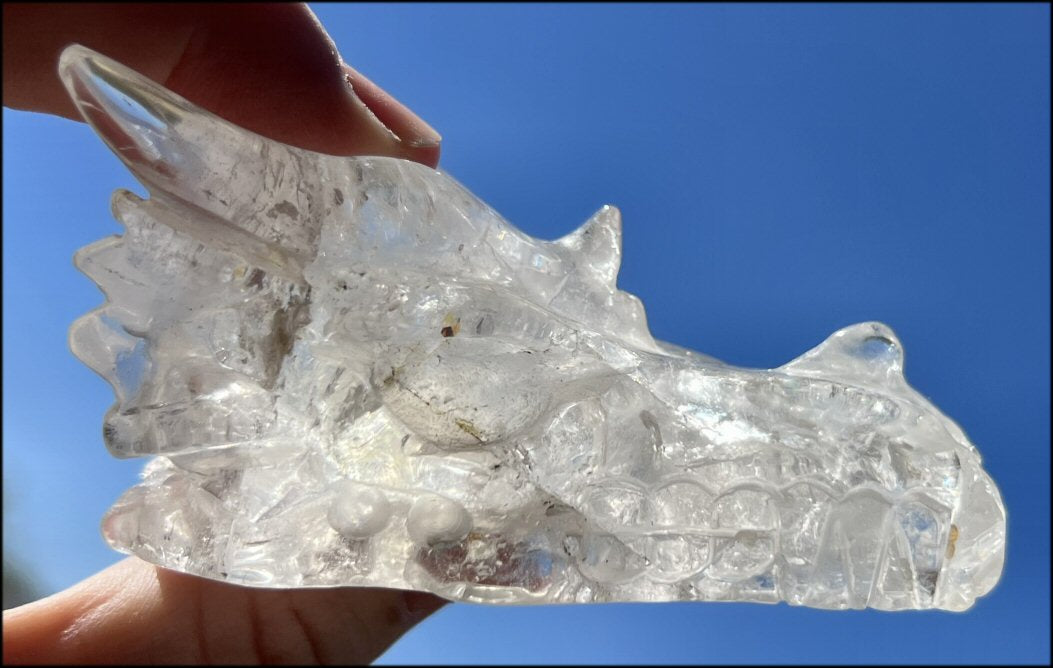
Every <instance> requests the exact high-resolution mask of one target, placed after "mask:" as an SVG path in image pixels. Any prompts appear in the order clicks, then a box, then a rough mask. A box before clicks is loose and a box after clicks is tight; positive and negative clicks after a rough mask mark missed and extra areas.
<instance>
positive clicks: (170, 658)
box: [3, 557, 445, 664]
mask: <svg viewBox="0 0 1053 668" xmlns="http://www.w3.org/2000/svg"><path fill="white" fill-rule="evenodd" d="M444 603H445V601H444V600H443V599H441V598H438V597H437V596H432V595H431V594H425V593H421V592H405V591H399V590H393V589H370V588H338V589H254V588H249V587H238V586H235V585H230V584H226V583H222V582H216V581H213V580H206V579H204V578H199V577H195V576H192V575H186V574H183V573H176V572H174V571H169V570H165V569H162V568H158V567H156V566H153V565H151V564H148V563H146V562H145V561H142V560H140V559H138V558H136V557H130V558H128V559H125V560H123V561H121V562H119V563H117V564H115V565H113V566H111V567H110V568H107V569H106V570H104V571H102V572H100V573H98V574H96V575H94V576H92V577H90V578H88V579H87V580H85V581H83V582H81V583H80V584H77V585H75V586H73V587H71V588H70V589H67V590H66V591H63V592H60V593H58V594H55V595H53V596H50V597H48V598H45V599H42V600H40V601H36V602H35V603H30V604H28V605H24V606H21V607H19V608H14V609H12V610H5V611H4V641H3V642H4V663H5V664H6V663H38V664H39V663H49V664H71V663H104V664H111V663H112V664H155V663H175V664H209V663H284V664H304V663H311V664H323V663H351V664H364V663H369V662H371V661H373V660H374V659H376V658H377V657H378V656H380V655H381V654H382V653H383V652H384V651H385V650H386V649H387V648H388V647H389V646H390V645H391V644H392V643H394V642H395V640H397V639H398V638H399V637H400V636H401V635H402V634H404V633H405V632H406V631H408V630H409V629H411V628H413V626H414V625H416V624H417V623H418V622H419V621H421V620H422V619H424V618H425V617H427V616H428V615H429V614H431V613H432V612H434V611H435V610H437V609H438V608H440V607H441V606H442V605H443V604H444Z"/></svg>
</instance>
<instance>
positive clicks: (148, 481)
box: [60, 46, 1005, 610]
mask: <svg viewBox="0 0 1053 668" xmlns="http://www.w3.org/2000/svg"><path fill="white" fill-rule="evenodd" d="M60 72H61V76H62V79H63V81H64V82H65V84H66V86H67V88H68V89H69V92H70V94H71V95H72V97H73V99H74V101H75V102H76V104H77V107H78V108H79V109H80V111H81V113H82V114H83V115H84V117H85V118H86V119H87V121H88V122H89V123H90V124H91V125H92V126H93V127H94V129H95V131H96V132H97V133H98V134H99V135H100V136H101V137H102V139H103V140H104V141H105V142H106V143H107V144H108V145H109V146H110V147H111V148H112V149H113V150H114V152H115V153H116V154H117V155H118V157H120V159H121V160H123V161H124V162H125V163H126V164H127V166H128V167H129V168H130V169H131V171H132V172H133V173H134V174H135V176H136V177H137V178H138V179H139V180H140V181H142V183H143V184H144V185H145V186H146V187H147V188H148V189H149V192H150V197H149V199H145V200H144V199H140V198H139V197H137V196H136V195H134V194H132V193H130V192H128V191H124V190H119V191H117V192H116V193H115V195H114V198H113V210H114V213H115V215H116V217H117V218H118V219H119V220H120V221H121V222H122V223H123V224H124V227H125V230H126V231H125V234H124V235H123V236H118V237H112V238H109V239H105V240H102V241H99V242H97V243H95V244H92V245H91V246H88V247H86V248H84V249H82V250H81V251H80V252H79V253H78V254H77V257H76V264H77V266H78V267H79V268H80V269H81V270H82V271H84V273H86V274H87V275H88V276H90V277H91V278H92V279H93V280H94V281H95V282H96V283H97V284H98V285H99V286H100V287H101V288H102V290H103V291H104V292H105V294H106V296H107V298H108V299H107V301H106V303H105V305H103V306H102V307H100V308H98V309H96V310H95V311H93V312H92V313H90V314H88V315H86V316H85V317H83V318H81V319H80V320H78V321H77V323H76V324H75V325H74V327H73V329H72V331H71V333H70V342H71V346H72V349H73V351H74V352H75V353H76V354H77V356H78V357H80V358H81V359H82V360H83V361H84V362H85V363H87V364H88V365H89V366H90V367H92V368H93V369H95V370H96V371H98V372H99V373H100V374H102V375H103V376H104V377H105V378H106V379H107V380H108V381H109V382H110V383H111V384H112V386H113V388H114V391H115V394H116V399H117V401H116V404H115V405H114V406H113V408H112V409H111V410H110V412H109V413H108V414H107V416H106V418H105V426H104V435H105V440H106V443H107V445H108V447H109V448H110V449H111V451H112V452H113V454H115V455H117V456H119V457H137V456H152V457H153V459H152V460H151V461H150V462H149V464H148V465H147V466H146V468H145V470H144V472H143V476H142V482H141V483H139V484H138V485H136V486H135V487H133V488H132V489H131V490H129V491H128V492H127V493H126V494H125V495H124V496H122V497H121V499H120V500H119V501H118V502H117V503H116V505H115V506H114V507H113V508H112V509H111V510H110V511H109V513H108V514H107V516H106V518H105V520H104V522H103V531H104V534H105V536H106V538H107V540H108V541H109V542H110V544H112V545H113V546H114V547H115V548H117V549H119V550H122V551H125V552H130V553H133V554H136V555H138V556H140V557H142V558H143V559H146V560H148V561H151V562H153V563H156V564H159V565H161V566H164V567H166V568H171V569H176V570H179V571H185V572H188V573H194V574H197V575H201V576H204V577H209V578H215V579H221V580H227V581H230V582H235V583H242V584H250V585H257V586H269V587H318V586H337V585H362V586H382V587H397V588H411V589H420V590H427V591H431V592H435V593H436V594H439V595H441V596H444V597H447V598H450V599H456V600H465V601H476V602H490V603H566V602H590V601H673V600H725V601H729V600H733V601H762V602H775V601H780V600H783V601H787V602H789V603H791V604H797V605H808V606H814V607H820V608H862V607H867V606H869V607H874V608H880V609H885V610H895V609H905V608H943V609H949V610H964V609H966V608H968V607H969V606H971V605H972V604H973V602H974V601H975V599H976V598H977V597H978V596H981V595H983V594H984V593H986V592H987V591H989V590H990V589H991V588H992V587H993V586H994V585H995V583H996V582H997V580H998V578H999V575H1000V573H1001V570H1002V562H1003V556H1004V546H1005V510H1004V507H1003V505H1002V502H1001V498H1000V496H999V493H998V490H997V488H996V487H995V485H994V484H993V482H992V481H991V479H990V477H989V476H988V475H987V474H986V473H985V472H984V471H983V470H982V469H981V466H980V455H979V453H978V452H977V451H976V449H975V448H974V447H973V445H972V444H970V442H969V441H968V440H967V439H966V437H965V435H964V434H963V433H962V431H961V430H960V429H959V428H958V426H956V425H955V424H954V423H953V422H952V421H951V420H950V419H948V418H947V417H945V416H944V415H943V414H941V413H940V412H939V411H938V410H937V409H936V408H935V407H934V406H933V405H932V404H931V403H929V402H928V401H927V400H926V399H925V398H924V397H922V396H921V395H920V394H919V393H917V392H916V391H914V390H913V389H911V388H910V387H909V386H908V385H907V383H906V382H905V380H904V377H903V372H902V371H903V351H902V347H901V346H900V343H899V341H898V340H897V339H896V337H895V335H893V333H892V332H891V331H890V330H889V328H888V327H886V326H884V325H881V324H878V323H864V324H859V325H854V326H852V327H848V328H845V329H842V330H841V331H838V332H836V333H835V334H834V335H833V336H831V337H830V338H829V339H828V340H827V341H826V342H824V343H822V344H821V345H819V346H818V347H816V348H814V349H813V350H811V351H809V352H807V353H805V354H804V355H802V356H801V357H799V358H797V359H795V360H793V361H792V362H790V363H788V364H786V365H784V366H782V367H779V368H777V369H772V370H753V369H742V368H736V367H733V366H729V365H726V364H723V363H721V362H718V361H716V360H714V359H712V358H710V357H707V356H705V355H700V354H697V353H694V352H690V351H688V350H685V349H683V348H679V347H677V346H673V345H669V344H665V343H662V342H659V341H656V340H654V339H653V338H652V337H651V334H650V333H649V332H648V329H647V326H646V322H645V319H644V311H643V307H642V306H641V304H640V302H639V301H638V300H637V299H636V298H635V297H633V296H632V295H629V294H627V293H625V292H621V291H619V290H618V289H617V287H616V285H615V281H616V276H617V272H618V266H619V262H620V253H621V231H620V221H619V217H618V212H617V210H616V209H614V208H613V207H609V206H608V207H604V208H602V209H601V210H600V211H599V212H597V213H596V214H595V215H594V216H593V217H592V219H590V220H589V221H588V222H586V223H585V224H584V225H583V226H582V227H581V228H580V229H578V230H577V231H575V232H573V233H571V234H569V235H568V236H566V237H564V238H562V239H560V240H558V241H552V242H549V241H540V240H537V239H533V238H531V237H529V236H527V235H525V234H524V233H522V232H520V231H519V230H517V229H516V228H515V227H513V226H512V225H511V224H510V223H508V222H507V221H505V220H504V219H503V218H501V216H499V215H498V214H497V213H495V212H494V211H493V210H491V209H490V208H488V207H487V206H486V205H485V204H484V203H483V202H481V201H480V200H478V199H477V198H476V197H475V196H473V195H472V194H471V193H470V192H468V191H467V190H466V189H465V188H463V187H462V186H461V185H459V184H458V183H457V182H456V181H454V180H453V179H451V178H450V177H449V176H448V175H446V174H445V173H443V172H441V171H437V170H434V169H430V168H428V167H424V166H422V165H419V164H415V163H410V162H406V161H401V160H396V159H392V158H380V157H357V158H346V157H334V156H328V155H320V154H317V153H311V152H307V151H303V150H299V149H295V148H292V147H289V146H285V145H281V144H278V143H275V142H272V141H269V140H267V139H264V138H262V137H259V136H257V135H255V134H253V133H251V132H248V131H246V130H243V129H240V128H238V127H235V126H232V125H230V124H229V123H227V122H225V121H223V120H221V119H219V118H217V117H216V116H214V115H212V114H210V113H208V112H206V111H204V110H201V109H199V108H196V107H195V106H194V105H192V104H190V103H189V102H187V101H186V100H184V99H182V98H180V97H178V96H177V95H175V94H173V93H172V92H170V91H168V90H166V89H164V88H163V87H161V86H159V85H157V84H155V83H153V82H151V81H148V80H147V79H145V78H143V77H142V76H140V75H138V74H136V73H134V72H132V71H130V70H128V69H127V68H125V67H123V66H121V65H119V64H117V63H114V62H112V61H110V60H108V59H106V58H104V57H102V56H100V55H99V54H96V53H94V52H92V51H89V50H87V49H85V48H82V47H78V46H73V47H70V48H68V49H67V50H66V51H65V52H64V53H63V55H62V59H61V65H60Z"/></svg>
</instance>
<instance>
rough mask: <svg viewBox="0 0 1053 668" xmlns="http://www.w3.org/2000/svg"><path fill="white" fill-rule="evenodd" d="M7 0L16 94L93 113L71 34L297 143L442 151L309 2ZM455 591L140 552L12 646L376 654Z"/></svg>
mask: <svg viewBox="0 0 1053 668" xmlns="http://www.w3.org/2000/svg"><path fill="white" fill-rule="evenodd" d="M3 11H4V14H3V18H4V38H3V54H4V62H3V67H4V70H3V73H4V92H3V95H4V105H5V106H10V107H14V108H18V109H26V110H31V111H41V112H45V113H52V114H58V115H61V116H65V117H67V118H73V119H75V120H80V116H79V114H78V113H77V111H76V109H75V108H74V106H73V104H72V102H71V101H70V100H69V98H68V97H67V95H66V92H65V90H64V88H63V87H62V84H61V82H60V81H59V78H58V75H57V63H58V57H59V54H60V53H61V51H62V49H63V47H65V46H66V45H68V44H70V43H74V42H77V43H80V44H83V45H84V46H87V47H89V48H91V49H95V50H97V51H99V52H101V53H104V54H106V55H108V56H110V57H113V58H114V59H116V60H119V61H121V62H123V63H125V64H127V65H129V66H130V67H132V68H133V69H136V70H138V71H140V72H142V73H143V74H145V75H147V76H149V77H150V78H153V79H155V80H157V81H159V82H160V83H162V84H164V85H165V86H166V87H168V88H170V89H172V90H174V91H175V92H177V93H179V94H180V95H182V96H183V97H185V98H187V99H188V100H190V101H192V102H194V103H195V104H198V105H199V106H202V107H204V108H206V109H209V110H210V111H213V112H214V113H216V114H218V115H219V116H222V117H224V118H226V119H227V120H229V121H231V122H233V123H235V124H237V125H240V126H242V127H245V128H248V129H250V130H253V131H255V132H257V133H259V134H262V135H265V136H267V137H270V138H273V139H276V140H278V141H282V142H284V143H287V144H291V145H294V146H299V147H302V148H306V149H310V150H315V151H320V152H324V153H330V154H337V155H389V156H394V157H400V158H406V159H410V160H415V161H417V162H421V163H424V164H426V165H429V166H435V165H436V164H437V162H438V159H439V136H438V135H437V134H436V133H435V132H434V130H432V129H431V128H430V127H429V126H428V125H427V124H426V123H424V122H423V121H422V120H420V119H419V118H417V117H416V116H415V115H414V114H413V113H412V112H410V111H409V110H408V109H406V108H405V107H404V106H402V105H401V104H400V103H399V102H397V101H396V100H395V99H394V98H392V97H391V96H390V95H388V94H387V93H385V92H384V91H382V90H381V89H380V88H378V87H376V86H375V85H373V84H372V83H371V82H369V81H368V80H367V79H366V78H365V77H363V76H361V75H360V74H358V73H357V72H355V71H354V70H352V69H351V68H350V67H348V66H346V65H345V64H343V63H342V61H341V60H340V57H339V55H338V54H337V53H336V48H335V46H334V45H333V43H332V41H331V40H330V38H329V36H328V35H327V34H326V33H325V31H324V29H323V28H322V27H321V26H320V25H319V24H318V22H317V20H316V19H315V17H314V15H313V14H312V13H311V12H310V10H309V9H307V7H306V6H304V5H262V6H250V5H191V4H179V5H176V4H172V5H87V4H75V5H74V4H70V5H8V4H5V5H4V9H3ZM349 84H350V85H349ZM356 93H357V95H356ZM443 603H444V601H443V600H442V599H440V598H438V597H436V596H433V595H431V594H426V593H422V592H403V591H397V590H388V589H375V588H351V589H348V588H339V589H300V590H267V589H255V588H248V587H238V586H234V585H229V584H225V583H221V582H215V581H212V580H207V579H203V578H198V577H194V576H190V575H186V574H182V573H176V572H173V571H168V570H165V569H161V568H158V567H155V566H153V565H151V564H148V563H146V562H144V561H142V560H139V559H137V558H135V557H131V558H128V559H125V560H123V561H121V562H120V563H118V564H116V565H114V566H112V567H110V568H107V569H106V570H104V571H102V572H100V573H98V574H96V575H94V576H92V577H90V578H88V579H87V580H85V581H83V582H81V583H79V584H77V585H75V586H74V587H71V588H70V589H67V590H66V591H63V592H60V593H58V594H55V595H53V596H50V597H48V598H45V599H43V600H40V601H37V602H34V603H30V604H28V605H24V606H21V607H19V608H15V609H13V610H7V611H4V631H3V638H4V640H3V643H4V650H3V656H4V662H5V663H8V662H10V663H115V664H122V663H368V662H370V661H372V660H373V659H375V658H376V657H378V656H379V655H380V654H381V653H383V652H384V651H385V650H386V649H387V648H388V647H389V646H390V645H391V644H392V643H393V642H394V641H395V640H396V639H398V638H399V636H401V635H402V634H403V633H405V632H406V631H407V630H409V629H410V628H412V627H413V626H414V625H415V624H416V623H417V622H419V621H420V620H421V619H423V618H424V617H426V616H427V615H428V614H430V613H431V612H433V611H434V610H437V609H438V608H439V607H441V606H442V605H443Z"/></svg>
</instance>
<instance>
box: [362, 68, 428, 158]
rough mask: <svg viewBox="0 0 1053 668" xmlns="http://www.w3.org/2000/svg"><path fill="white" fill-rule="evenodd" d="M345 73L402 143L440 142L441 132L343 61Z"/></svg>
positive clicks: (421, 145) (424, 144) (425, 145)
mask: <svg viewBox="0 0 1053 668" xmlns="http://www.w3.org/2000/svg"><path fill="white" fill-rule="evenodd" d="M344 74H345V76H346V78H347V83H348V84H349V85H350V86H351V90H353V91H354V93H355V96H356V97H358V99H360V100H362V104H364V105H366V108H367V109H369V111H371V112H372V113H373V115H374V116H375V117H376V119H377V120H378V121H380V122H381V123H382V124H383V125H384V126H385V127H386V128H387V129H388V130H390V131H391V132H392V134H394V135H395V136H396V137H397V138H398V139H399V141H401V142H402V143H403V144H405V145H406V146H409V147H411V148H434V147H437V146H438V145H439V143H440V142H442V136H441V135H439V133H438V132H436V131H435V129H434V128H433V127H431V126H430V125H428V124H427V123H425V122H424V119H422V118H421V117H420V116H417V114H415V113H413V112H412V111H410V110H409V108H408V107H406V106H405V105H403V104H402V103H401V102H399V101H398V100H396V99H395V98H394V97H392V96H391V95H389V94H388V93H387V92H386V91H385V90H384V89H383V88H381V87H380V86H378V85H376V84H375V83H373V82H372V81H370V80H369V79H367V78H366V77H365V76H363V75H362V74H361V73H360V72H358V71H357V70H355V69H354V68H352V67H351V66H350V65H348V64H346V63H345V64H344Z"/></svg>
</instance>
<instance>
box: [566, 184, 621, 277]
mask: <svg viewBox="0 0 1053 668" xmlns="http://www.w3.org/2000/svg"><path fill="white" fill-rule="evenodd" d="M556 243H557V244H559V245H560V246H563V247H564V248H566V249H568V250H571V251H574V252H575V253H577V254H579V256H580V257H581V259H582V265H581V269H582V270H585V271H588V272H589V273H591V274H592V275H593V276H595V277H596V278H597V279H598V280H599V281H600V282H601V283H603V284H604V285H609V286H611V287H613V286H614V285H615V282H616V281H617V279H618V269H619V268H620V267H621V264H622V214H621V212H620V211H618V207H615V206H611V205H610V204H605V205H604V206H603V207H601V208H600V210H599V211H597V212H596V213H594V214H592V217H591V218H589V219H588V220H587V221H585V223H584V224H582V226H581V227H579V228H578V229H576V230H574V231H573V232H571V233H570V234H568V235H567V236H565V237H563V238H562V239H559V240H558V241H557V242H556Z"/></svg>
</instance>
